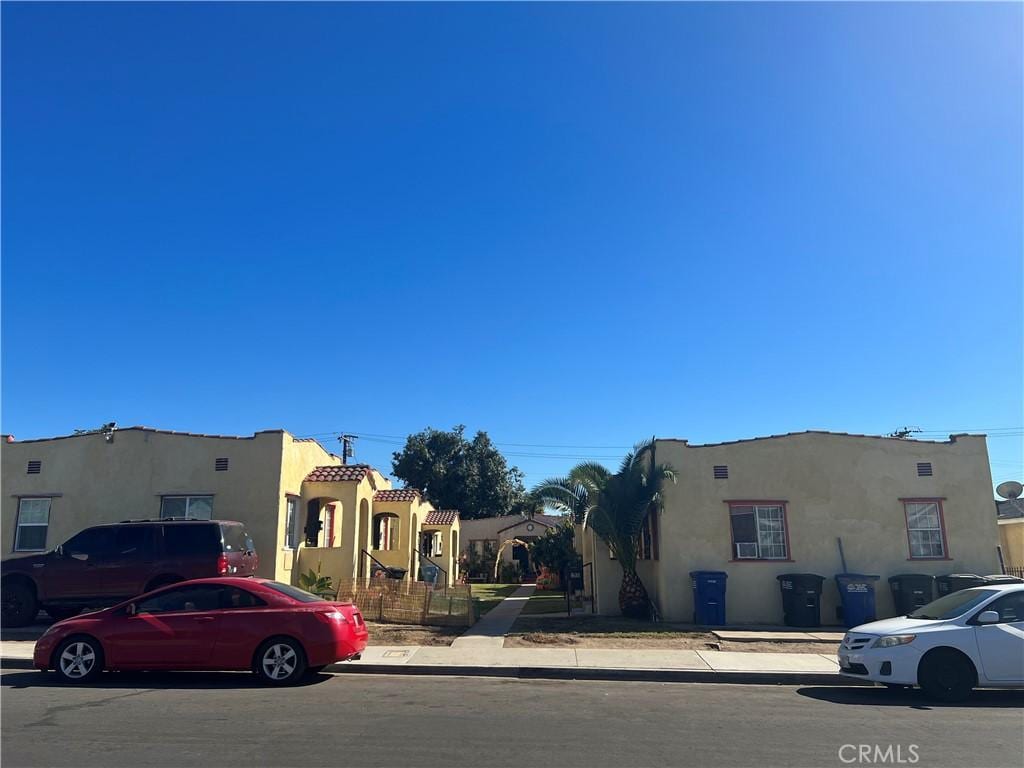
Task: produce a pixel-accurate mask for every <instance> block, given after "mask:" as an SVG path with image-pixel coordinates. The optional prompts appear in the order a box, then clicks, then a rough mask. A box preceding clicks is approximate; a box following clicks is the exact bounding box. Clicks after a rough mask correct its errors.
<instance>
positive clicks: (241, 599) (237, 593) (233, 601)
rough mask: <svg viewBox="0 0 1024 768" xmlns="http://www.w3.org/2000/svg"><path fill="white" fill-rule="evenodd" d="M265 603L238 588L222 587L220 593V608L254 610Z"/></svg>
mask: <svg viewBox="0 0 1024 768" xmlns="http://www.w3.org/2000/svg"><path fill="white" fill-rule="evenodd" d="M260 605H266V603H265V602H264V601H263V600H261V599H260V598H258V597H256V595H254V594H252V593H251V592H246V591H245V590H244V589H238V587H224V588H223V589H222V590H221V592H220V607H221V608H225V609H231V608H256V607H257V606H260Z"/></svg>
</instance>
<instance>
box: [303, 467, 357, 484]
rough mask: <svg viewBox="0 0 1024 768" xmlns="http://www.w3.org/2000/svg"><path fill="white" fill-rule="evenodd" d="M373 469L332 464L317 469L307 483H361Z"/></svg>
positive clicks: (310, 475) (306, 480)
mask: <svg viewBox="0 0 1024 768" xmlns="http://www.w3.org/2000/svg"><path fill="white" fill-rule="evenodd" d="M371 469H373V468H372V467H371V466H370V465H369V464H331V465H328V466H326V467H317V468H316V469H314V470H313V471H312V472H310V473H309V474H308V475H306V479H305V482H307V483H352V482H359V481H360V480H362V479H363V478H364V477H366V473H367V472H369V471H370V470H371Z"/></svg>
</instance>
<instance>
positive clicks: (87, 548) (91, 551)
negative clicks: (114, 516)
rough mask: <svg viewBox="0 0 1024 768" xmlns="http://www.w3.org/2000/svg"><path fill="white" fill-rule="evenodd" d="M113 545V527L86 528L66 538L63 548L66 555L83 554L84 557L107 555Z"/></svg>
mask: <svg viewBox="0 0 1024 768" xmlns="http://www.w3.org/2000/svg"><path fill="white" fill-rule="evenodd" d="M113 546H114V529H113V528H87V529H86V530H84V531H82V532H81V533H79V534H77V535H75V536H72V537H71V538H70V539H68V540H67V541H66V542H65V543H64V546H63V550H64V554H65V555H67V556H74V555H79V556H81V555H85V556H86V558H98V557H103V556H104V555H107V554H108V553H109V552H110V551H111V550H112V549H113Z"/></svg>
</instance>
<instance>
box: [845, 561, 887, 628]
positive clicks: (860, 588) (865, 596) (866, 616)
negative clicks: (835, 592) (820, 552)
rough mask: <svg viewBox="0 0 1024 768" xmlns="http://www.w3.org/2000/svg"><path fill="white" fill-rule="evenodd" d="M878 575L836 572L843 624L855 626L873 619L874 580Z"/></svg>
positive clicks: (876, 579)
mask: <svg viewBox="0 0 1024 768" xmlns="http://www.w3.org/2000/svg"><path fill="white" fill-rule="evenodd" d="M876 581H878V576H869V575H867V574H863V573H837V574H836V586H837V587H839V598H840V599H841V600H842V603H843V624H845V625H846V626H847V627H856V626H859V625H861V624H867V623H868V622H869V621H875V619H876V618H877V617H876V615H875V582H876Z"/></svg>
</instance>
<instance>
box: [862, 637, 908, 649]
mask: <svg viewBox="0 0 1024 768" xmlns="http://www.w3.org/2000/svg"><path fill="white" fill-rule="evenodd" d="M915 637H917V635H889V636H888V637H880V638H878V639H877V640H875V644H874V645H872V646H871V647H872V648H892V647H893V646H894V645H906V644H907V643H912V642H914V638H915Z"/></svg>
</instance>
